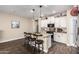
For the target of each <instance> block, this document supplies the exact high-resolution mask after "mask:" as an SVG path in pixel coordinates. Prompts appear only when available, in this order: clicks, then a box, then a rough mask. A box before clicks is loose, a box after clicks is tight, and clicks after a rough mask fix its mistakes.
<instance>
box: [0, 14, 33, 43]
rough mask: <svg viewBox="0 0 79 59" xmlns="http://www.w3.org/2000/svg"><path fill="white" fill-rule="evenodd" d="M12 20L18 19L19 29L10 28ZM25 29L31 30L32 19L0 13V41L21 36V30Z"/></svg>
mask: <svg viewBox="0 0 79 59" xmlns="http://www.w3.org/2000/svg"><path fill="white" fill-rule="evenodd" d="M12 20H19V21H20V28H19V29H12V28H11V21H12ZM25 31H26V32H32V20H28V19H26V18H22V17H20V16H14V15H11V14H5V13H0V43H1V42H6V41H11V40H15V39H20V38H23V37H24V35H23V32H25Z"/></svg>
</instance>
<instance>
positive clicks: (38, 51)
mask: <svg viewBox="0 0 79 59" xmlns="http://www.w3.org/2000/svg"><path fill="white" fill-rule="evenodd" d="M39 50H40V45H39V44H38V53H39Z"/></svg>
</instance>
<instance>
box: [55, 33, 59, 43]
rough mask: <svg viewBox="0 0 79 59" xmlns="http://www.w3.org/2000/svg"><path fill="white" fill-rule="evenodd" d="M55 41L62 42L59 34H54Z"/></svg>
mask: <svg viewBox="0 0 79 59" xmlns="http://www.w3.org/2000/svg"><path fill="white" fill-rule="evenodd" d="M54 40H55V41H57V42H60V36H59V34H58V33H54Z"/></svg>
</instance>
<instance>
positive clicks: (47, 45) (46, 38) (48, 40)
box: [39, 33, 52, 53]
mask: <svg viewBox="0 0 79 59" xmlns="http://www.w3.org/2000/svg"><path fill="white" fill-rule="evenodd" d="M42 35H43V36H42V37H39V39H41V40H43V41H44V43H43V48H44V49H43V51H44V52H45V53H47V52H48V50H49V48H50V47H51V46H52V45H51V35H52V34H47V33H42ZM40 50H41V49H40Z"/></svg>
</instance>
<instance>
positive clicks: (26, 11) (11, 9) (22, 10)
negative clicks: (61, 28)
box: [0, 5, 72, 19]
mask: <svg viewBox="0 0 79 59" xmlns="http://www.w3.org/2000/svg"><path fill="white" fill-rule="evenodd" d="M71 7H72V5H47V6H43V7H42V9H41V11H42V14H43V15H44V16H48V15H51V14H53V11H56V13H57V12H62V11H66V10H67V9H69V8H71ZM32 9H35V13H34V15H35V18H38V17H39V12H40V8H39V5H0V12H4V13H9V14H13V15H17V16H22V17H26V18H28V19H32V18H33V14H32V13H31V12H30V11H31V10H32Z"/></svg>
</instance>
